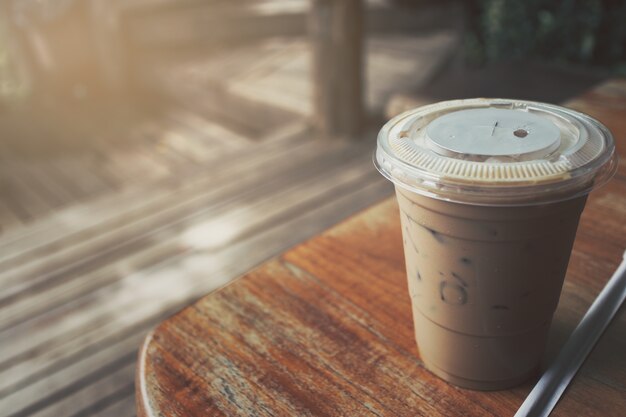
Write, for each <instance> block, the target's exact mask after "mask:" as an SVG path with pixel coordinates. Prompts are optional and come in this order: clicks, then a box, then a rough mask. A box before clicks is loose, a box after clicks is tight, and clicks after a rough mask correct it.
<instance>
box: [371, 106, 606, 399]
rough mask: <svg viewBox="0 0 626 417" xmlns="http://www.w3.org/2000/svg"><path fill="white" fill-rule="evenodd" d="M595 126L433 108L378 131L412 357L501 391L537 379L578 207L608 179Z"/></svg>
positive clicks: (557, 111)
mask: <svg viewBox="0 0 626 417" xmlns="http://www.w3.org/2000/svg"><path fill="white" fill-rule="evenodd" d="M615 158H616V157H615V152H614V145H613V140H612V137H611V135H610V133H609V132H608V131H607V130H606V128H604V127H603V126H602V125H600V124H599V123H598V122H597V121H595V120H593V119H591V118H590V117H588V116H585V115H583V114H580V113H576V112H573V111H571V110H568V109H565V108H562V107H558V106H552V105H547V104H541V103H533V102H524V101H511V100H489V99H474V100H463V101H452V102H444V103H438V104H435V105H432V106H427V107H422V108H419V109H416V110H413V111H409V112H407V113H404V114H402V115H400V116H398V117H396V118H394V119H393V120H391V121H390V122H389V123H387V124H386V125H385V127H384V128H383V129H382V130H381V133H380V135H379V139H378V147H377V152H376V165H377V167H378V169H379V170H380V171H381V173H383V174H384V175H385V176H386V177H388V178H389V179H390V180H392V181H393V182H394V184H395V186H396V195H397V199H398V204H399V208H400V219H401V227H402V236H403V239H404V253H405V260H406V270H407V277H408V284H409V292H410V297H411V301H412V306H413V322H414V327H415V334H416V340H417V344H418V348H419V351H420V356H421V358H422V360H423V361H424V363H425V365H426V366H427V368H428V369H430V370H431V371H432V372H433V373H435V374H436V375H438V376H440V377H441V378H443V379H445V380H447V381H449V382H451V383H454V384H456V385H459V386H461V387H466V388H472V389H503V388H508V387H511V386H514V385H517V384H519V383H521V382H523V381H524V380H526V379H527V378H529V377H530V376H532V375H533V374H534V373H535V372H536V371H537V368H538V366H539V361H540V358H541V356H542V354H543V351H544V348H545V343H546V340H547V335H548V331H549V328H550V322H551V319H552V315H553V313H554V311H555V309H556V306H557V304H558V300H559V295H560V292H561V287H562V285H563V280H564V277H565V272H566V269H567V264H568V261H569V256H570V253H571V249H572V245H573V242H574V237H575V234H576V228H577V226H578V220H579V217H580V214H581V212H582V210H583V208H584V205H585V201H586V197H587V194H588V193H589V192H590V191H591V190H592V189H593V188H596V187H598V186H599V185H601V184H603V183H604V182H606V181H607V180H608V179H609V178H610V177H611V176H612V174H613V173H614V171H615V167H616V161H615Z"/></svg>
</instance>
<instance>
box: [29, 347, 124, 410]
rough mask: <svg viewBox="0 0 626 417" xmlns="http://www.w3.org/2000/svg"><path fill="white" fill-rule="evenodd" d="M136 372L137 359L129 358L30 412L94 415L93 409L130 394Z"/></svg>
mask: <svg viewBox="0 0 626 417" xmlns="http://www.w3.org/2000/svg"><path fill="white" fill-rule="evenodd" d="M133 356H134V355H133ZM134 373H135V361H134V360H133V359H131V358H129V359H128V362H127V363H126V364H124V366H123V367H121V368H119V369H117V370H114V371H112V372H110V373H108V374H106V375H105V376H104V377H103V378H102V379H100V380H98V381H97V382H96V383H94V384H91V385H88V386H86V387H84V388H83V389H81V390H79V391H76V392H74V393H72V394H71V395H68V396H66V397H64V398H62V399H61V400H60V401H57V402H54V403H52V404H50V405H49V406H47V407H46V408H44V409H42V410H40V411H38V412H35V413H33V414H30V416H32V417H70V416H74V415H76V412H77V410H78V411H79V412H82V413H84V415H92V414H91V411H92V410H93V411H95V410H94V409H98V408H100V407H106V405H108V404H107V403H113V402H115V400H116V399H117V398H119V397H122V398H123V397H126V396H128V395H129V393H131V392H132V390H133V388H134V384H133V375H134ZM99 403H100V404H99Z"/></svg>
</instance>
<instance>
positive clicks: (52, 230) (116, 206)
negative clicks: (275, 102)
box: [0, 123, 310, 269]
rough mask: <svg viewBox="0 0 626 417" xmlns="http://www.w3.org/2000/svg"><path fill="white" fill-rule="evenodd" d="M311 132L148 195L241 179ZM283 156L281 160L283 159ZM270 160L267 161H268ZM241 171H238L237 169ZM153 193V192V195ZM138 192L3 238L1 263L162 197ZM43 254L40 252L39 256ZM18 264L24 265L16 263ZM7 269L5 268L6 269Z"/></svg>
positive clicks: (279, 135)
mask: <svg viewBox="0 0 626 417" xmlns="http://www.w3.org/2000/svg"><path fill="white" fill-rule="evenodd" d="M307 131H308V128H307V127H306V126H305V125H303V124H297V123H296V124H295V125H291V126H286V127H285V130H284V131H277V132H275V136H276V137H275V138H272V139H271V140H269V139H264V142H265V141H267V142H271V143H268V144H267V145H264V146H263V147H262V148H256V147H254V148H249V149H242V150H239V151H238V152H237V160H236V161H234V160H232V159H230V158H226V157H225V158H224V159H222V160H219V161H216V162H214V163H213V164H212V165H211V166H212V169H213V170H215V172H217V173H223V174H219V175H218V176H217V177H215V176H211V175H208V176H207V174H206V173H204V174H203V173H202V171H193V172H189V173H188V175H187V176H186V177H185V181H180V180H179V179H178V178H171V179H169V180H168V181H164V182H161V183H159V184H149V185H142V189H143V190H144V193H145V192H152V191H154V190H155V189H158V188H161V189H165V190H167V191H168V194H172V193H173V192H174V191H175V190H178V191H180V187H182V189H186V188H189V187H195V186H199V187H206V186H207V185H208V184H205V185H200V184H204V183H203V181H206V180H207V179H208V180H215V179H216V178H217V179H219V178H222V177H221V176H220V175H232V176H237V175H239V172H240V169H245V168H246V167H248V168H252V169H254V167H260V166H262V165H256V164H257V163H259V164H262V163H266V164H268V165H271V162H270V161H272V158H278V159H279V158H281V157H283V156H284V155H287V154H288V153H289V152H291V151H293V150H295V149H297V148H298V147H299V146H302V145H304V144H305V143H307V142H309V141H310V140H309V139H308V138H307V136H306V134H307ZM281 155H282V156H281ZM265 158H267V159H265ZM229 167H230V168H229ZM237 167H239V168H237ZM151 190H152V191H151ZM137 193H138V189H137V188H130V189H128V190H124V191H122V192H121V193H120V194H118V195H115V196H114V197H105V198H102V199H100V200H97V201H94V202H91V203H90V204H87V205H79V206H75V207H71V208H68V209H65V210H63V211H61V212H58V213H55V214H53V215H51V216H49V217H48V218H46V219H42V220H41V221H38V222H36V223H35V224H33V225H31V226H29V227H25V228H22V229H20V230H15V231H12V232H10V233H7V234H5V235H3V236H0V262H4V261H6V260H7V259H12V258H15V257H17V256H24V255H25V252H29V253H30V252H31V251H35V253H39V254H41V253H44V252H45V251H46V249H44V246H45V245H48V244H51V243H53V242H56V241H58V240H59V239H60V238H62V237H64V236H66V235H68V234H73V233H75V232H76V231H78V230H81V229H89V228H91V227H93V226H95V225H97V224H99V223H105V222H106V221H110V220H113V219H115V218H116V216H119V215H122V214H123V213H125V212H127V211H131V210H134V209H138V208H139V207H141V206H143V205H144V204H148V203H150V202H151V201H152V198H161V197H162V194H161V193H155V194H154V196H152V197H145V196H144V197H143V198H141V199H139V198H137ZM37 251H40V252H37ZM17 262H18V263H20V262H22V261H17ZM4 268H8V266H7V265H6V264H3V269H4Z"/></svg>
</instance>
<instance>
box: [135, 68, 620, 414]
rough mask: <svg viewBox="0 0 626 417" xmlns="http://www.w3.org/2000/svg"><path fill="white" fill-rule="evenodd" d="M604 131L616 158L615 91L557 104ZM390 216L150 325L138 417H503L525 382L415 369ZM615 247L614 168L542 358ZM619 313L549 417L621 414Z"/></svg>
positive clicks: (594, 288)
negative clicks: (493, 383) (469, 381)
mask: <svg viewBox="0 0 626 417" xmlns="http://www.w3.org/2000/svg"><path fill="white" fill-rule="evenodd" d="M568 105H570V106H571V107H575V108H577V109H580V110H583V111H586V112H588V113H590V114H592V115H594V116H595V117H597V118H598V119H600V120H601V121H603V122H604V123H606V124H607V125H608V126H609V128H611V129H612V130H613V133H614V134H615V136H616V138H617V141H618V142H619V144H618V149H619V152H620V153H621V155H622V161H624V160H626V155H625V153H626V152H625V151H626V121H625V120H626V118H624V115H626V82H625V81H623V80H622V81H619V80H616V81H611V82H609V83H606V84H604V85H602V86H601V87H599V88H598V89H596V90H594V91H592V92H590V93H588V94H586V95H585V96H583V97H581V98H580V99H577V100H574V101H572V102H570V103H568ZM397 211H398V210H397V206H396V203H395V201H394V200H393V199H388V200H386V201H383V202H381V203H380V204H378V205H376V206H374V207H371V208H369V209H367V210H366V211H364V212H362V213H360V214H358V215H356V216H353V217H351V218H349V219H348V220H346V221H344V222H343V223H341V224H339V225H337V226H335V227H333V228H332V229H330V230H328V231H327V232H325V233H323V234H321V235H319V236H317V237H315V238H314V239H312V240H310V241H308V242H305V243H303V244H301V245H299V246H297V247H296V248H294V249H292V250H290V251H288V252H287V253H285V254H284V255H282V256H280V257H279V258H277V259H273V260H271V261H269V262H267V263H265V264H264V265H262V266H260V267H259V268H257V269H255V270H253V271H252V272H250V273H248V274H247V275H245V276H243V277H241V278H240V279H238V280H237V281H235V282H234V283H232V284H230V285H228V286H226V287H224V288H222V289H221V290H218V291H216V292H213V293H211V294H209V295H207V296H206V297H204V298H203V299H201V300H200V301H198V302H197V303H195V304H194V305H192V306H190V307H188V308H186V309H185V310H183V311H181V312H180V313H178V314H176V315H175V316H173V317H172V318H170V319H168V320H166V321H165V322H163V323H162V324H161V325H160V326H158V327H157V328H156V329H155V330H154V331H153V332H152V333H151V334H150V335H149V336H148V337H147V339H146V341H145V344H144V346H143V348H142V350H141V353H140V362H139V367H138V371H137V398H138V400H137V401H138V408H139V415H141V416H218V415H229V416H306V415H316V416H318V415H327V416H337V415H350V416H365V415H377V416H383V415H384V416H416V415H424V416H457V415H458V416H488V415H494V416H511V415H513V414H514V413H515V411H516V410H517V408H518V407H519V405H520V404H521V403H522V401H523V399H524V398H525V396H526V395H527V394H528V392H529V391H530V389H531V388H532V385H533V381H529V382H528V383H526V384H524V385H522V386H520V387H518V388H515V389H512V390H507V391H497V392H476V391H468V390H463V389H459V388H457V387H454V386H452V385H449V384H447V383H445V382H443V381H442V380H440V379H438V378H436V377H434V376H433V375H432V374H431V373H430V372H429V371H427V370H426V369H425V368H424V365H423V363H422V361H421V360H420V357H419V354H418V351H417V348H416V345H415V342H414V339H413V328H412V325H411V309H410V301H409V296H408V291H407V286H406V277H405V271H404V260H403V254H402V241H401V236H400V227H399V219H398V212H397ZM625 247H626V168H625V164H624V163H623V162H622V163H621V165H620V169H619V172H618V174H617V176H616V178H615V179H614V180H613V181H611V182H610V183H609V184H608V185H606V186H605V187H603V188H601V189H600V190H598V191H596V192H594V193H593V194H592V195H591V197H590V198H589V202H588V205H587V207H586V209H585V212H584V214H583V216H582V219H581V223H580V228H579V231H578V235H577V239H576V244H575V246H574V251H573V254H572V258H571V261H570V266H569V270H568V273H567V278H566V282H565V285H564V288H563V294H562V297H561V302H560V304H559V308H558V310H557V313H556V315H555V319H554V323H553V327H552V332H551V339H550V342H549V346H548V351H547V354H546V361H549V359H550V358H551V357H552V356H553V355H554V354H555V353H556V352H557V351H558V349H559V347H560V346H561V345H562V344H563V343H564V341H565V339H566V338H567V335H568V334H569V333H570V332H571V330H572V329H573V328H574V327H575V325H576V324H577V322H578V321H579V320H580V318H581V317H582V315H583V314H584V312H585V311H586V309H587V308H588V306H589V305H590V304H591V302H592V301H593V299H594V297H595V296H596V295H597V293H598V292H599V291H600V289H601V288H602V287H603V285H604V283H605V282H606V280H607V279H608V278H609V276H610V275H611V273H612V272H613V270H614V269H615V268H616V267H617V265H618V263H619V262H620V260H621V257H622V252H623V250H624V248H625ZM624 352H626V311H625V309H622V310H621V311H620V312H619V313H618V317H617V318H616V319H615V320H614V322H613V323H612V324H611V326H610V327H609V329H608V330H607V332H606V333H605V334H604V336H603V337H602V339H601V340H600V343H599V344H598V346H597V347H596V348H595V350H594V352H593V353H592V354H591V356H590V357H589V359H588V360H587V362H586V363H585V365H584V367H583V368H582V369H581V371H580V372H579V374H578V375H577V376H576V378H575V379H574V381H573V383H572V385H571V386H570V388H569V389H568V390H567V392H566V393H565V396H564V398H563V399H562V400H561V402H560V403H559V404H558V405H557V407H556V409H555V411H554V413H553V415H554V416H603V417H606V416H622V415H624V414H623V413H624V410H626V355H625V354H624Z"/></svg>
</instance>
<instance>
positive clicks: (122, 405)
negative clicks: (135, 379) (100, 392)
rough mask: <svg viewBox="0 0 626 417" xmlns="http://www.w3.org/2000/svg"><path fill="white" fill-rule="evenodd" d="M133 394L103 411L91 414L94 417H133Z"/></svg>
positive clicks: (134, 412)
mask: <svg viewBox="0 0 626 417" xmlns="http://www.w3.org/2000/svg"><path fill="white" fill-rule="evenodd" d="M135 404H136V403H135V394H134V393H131V394H130V395H129V396H127V397H125V398H123V399H122V400H119V401H117V402H115V403H113V404H111V405H109V406H108V407H106V408H105V409H103V410H100V411H97V412H95V413H94V414H93V416H94V417H135V416H136V415H137V412H136V411H135Z"/></svg>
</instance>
